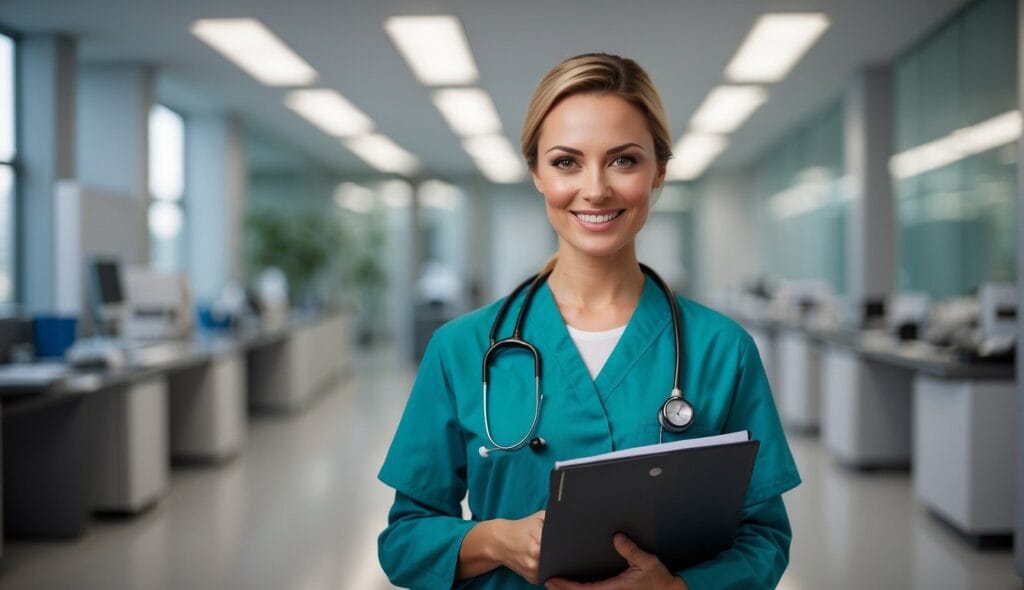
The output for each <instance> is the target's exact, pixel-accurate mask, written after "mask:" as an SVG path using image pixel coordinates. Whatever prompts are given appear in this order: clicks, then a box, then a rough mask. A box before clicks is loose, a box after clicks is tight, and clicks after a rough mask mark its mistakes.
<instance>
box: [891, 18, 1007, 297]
mask: <svg viewBox="0 0 1024 590" xmlns="http://www.w3.org/2000/svg"><path fill="white" fill-rule="evenodd" d="M1016 23H1017V3H1016V1H1014V0H980V1H979V2H976V3H974V4H972V5H970V6H968V7H967V8H966V9H965V10H963V11H962V12H960V13H959V14H958V15H957V16H955V17H954V18H953V19H951V20H950V21H949V22H947V23H946V24H945V25H944V26H942V27H941V28H940V29H938V30H937V31H935V32H934V33H933V34H931V35H930V36H929V37H928V38H926V39H924V40H923V41H922V42H920V43H919V44H917V45H916V46H915V47H913V48H912V49H911V50H910V51H908V52H907V53H906V54H905V55H903V56H902V57H901V58H900V59H899V60H897V62H896V63H895V68H894V84H893V90H894V97H893V98H894V111H895V112H894V125H893V131H894V143H893V145H894V151H895V152H896V153H895V155H894V156H893V158H892V160H891V162H890V169H891V171H892V175H893V182H894V195H895V198H896V204H897V211H898V219H899V255H898V269H899V270H898V272H899V276H898V281H897V285H898V287H899V288H900V289H902V290H915V291H925V292H927V293H929V294H930V295H931V296H932V297H935V298H944V297H952V296H957V295H962V294H967V293H970V292H972V291H973V290H975V289H976V288H977V287H978V285H980V284H981V283H982V282H985V281H990V280H995V281H1011V282H1012V281H1014V280H1015V278H1016V274H1015V270H1014V264H1015V262H1014V261H1015V255H1014V248H1015V239H1016V238H1015V229H1014V227H1015V222H1014V220H1015V217H1014V216H1015V213H1014V202H1015V198H1016V197H1015V195H1016V191H1017V152H1016V150H1017V147H1016V141H1017V139H1018V138H1019V137H1020V132H1021V115H1020V112H1019V110H1017V33H1016Z"/></svg>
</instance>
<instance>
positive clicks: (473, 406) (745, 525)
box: [378, 278, 800, 590]
mask: <svg viewBox="0 0 1024 590" xmlns="http://www.w3.org/2000/svg"><path fill="white" fill-rule="evenodd" d="M518 298H519V301H514V302H513V303H512V305H511V306H510V309H509V312H508V314H507V316H506V318H505V320H504V321H503V326H502V327H501V330H500V331H499V332H498V338H499V339H500V338H502V337H505V336H507V335H509V334H511V332H512V325H513V324H514V322H515V317H516V315H517V313H518V311H519V307H520V306H521V304H522V298H523V295H519V297H518ZM676 299H677V301H678V304H679V306H680V312H681V320H682V332H683V351H684V357H683V366H682V369H681V370H682V374H683V384H684V385H683V392H684V395H685V397H686V399H687V400H688V401H689V402H690V403H691V404H693V407H694V410H695V420H694V423H693V425H692V426H691V427H690V428H689V429H688V430H687V431H686V432H685V433H682V434H673V433H670V432H666V433H665V435H664V440H665V441H666V442H668V441H672V440H679V439H683V438H694V437H700V436H709V435H713V434H720V433H726V432H734V431H737V430H749V431H750V433H751V437H752V438H754V439H757V440H759V441H760V448H759V450H758V453H757V458H756V460H755V463H754V470H753V473H752V475H751V480H750V486H749V488H748V491H747V496H746V501H745V505H744V511H743V516H742V521H741V524H740V527H739V530H738V532H737V534H736V538H735V541H734V543H733V546H732V547H731V548H730V549H728V550H726V551H724V552H722V553H720V554H719V555H718V556H717V557H715V558H714V559H711V560H709V561H706V562H704V563H701V564H698V565H697V566H695V567H691V568H687V569H685V570H683V571H680V572H676V573H677V574H678V575H680V576H681V577H682V578H683V579H684V580H685V581H686V583H687V584H688V585H689V587H690V588H691V589H693V590H700V589H702V588H744V589H747V588H773V587H775V585H776V584H777V583H778V581H779V578H780V577H781V576H782V573H783V571H784V570H785V568H786V565H787V563H788V561H789V543H790V539H791V537H792V534H791V532H790V527H789V519H788V517H787V515H786V509H785V506H784V505H783V502H782V497H781V495H782V493H783V492H785V491H787V490H789V489H792V488H794V487H796V486H797V485H798V484H799V483H800V476H799V475H798V473H797V469H796V465H795V464H794V462H793V458H792V455H791V454H790V451H789V446H788V444H787V443H786V438H785V435H784V433H783V431H782V426H781V424H780V422H779V417H778V413H777V412H776V409H775V404H774V401H773V399H772V394H771V391H770V389H769V387H768V380H767V379H766V377H765V372H764V368H763V366H762V364H761V359H760V356H759V355H758V353H757V348H756V347H755V345H754V343H753V340H752V339H751V338H750V336H749V335H748V334H747V333H746V332H745V331H744V330H743V329H742V328H740V327H739V326H738V325H737V324H736V323H735V322H733V321H732V320H730V319H728V318H726V317H725V316H723V315H721V314H719V313H717V312H715V311H713V310H711V309H709V308H707V307H704V306H701V305H699V304H697V303H695V302H693V301H690V300H687V299H684V298H682V297H678V296H677V297H676ZM500 304H501V301H498V302H496V303H494V304H492V305H489V306H487V307H484V308H481V309H478V310H476V311H474V312H471V313H469V314H467V315H464V316H462V317H460V318H457V319H455V320H453V321H451V322H449V323H448V324H446V325H444V326H443V327H442V328H440V329H439V330H437V332H436V333H435V334H434V336H433V337H432V338H431V341H430V343H429V345H428V346H427V350H426V352H425V354H424V356H423V360H422V362H421V364H420V368H419V373H418V375H417V377H416V382H415V385H414V386H413V389H412V392H411V394H410V395H409V401H408V404H407V405H406V408H405V412H404V414H403V415H402V419H401V422H400V423H399V426H398V430H397V432H396V433H395V437H394V440H393V441H392V443H391V448H390V449H389V451H388V455H387V458H386V459H385V461H384V465H383V467H381V470H380V474H379V478H380V480H381V481H382V482H384V483H385V484H387V485H388V486H390V487H392V488H394V489H395V502H394V505H393V506H392V508H391V511H390V513H389V515H388V527H387V528H386V529H385V530H384V532H382V533H381V535H380V538H379V539H378V554H379V558H380V562H381V565H382V566H383V568H384V571H385V572H386V573H387V575H388V577H389V579H390V580H391V582H392V583H393V584H395V585H397V586H403V587H409V588H450V587H453V586H455V587H460V588H529V587H533V586H531V585H530V584H528V583H527V582H526V581H525V580H523V579H522V578H521V577H519V576H518V575H517V574H515V573H514V572H512V571H511V570H509V569H507V568H504V567H499V568H497V569H495V570H492V571H490V572H488V573H486V574H482V575H480V576H477V577H476V578H472V579H469V580H464V581H461V582H455V580H454V577H455V570H456V565H457V562H458V555H459V549H460V547H461V544H462V540H463V538H464V537H465V535H466V533H467V532H469V529H470V528H472V527H473V525H474V524H475V523H476V522H479V521H484V520H490V519H494V518H507V519H518V518H523V517H525V516H528V515H530V514H533V513H534V512H536V511H538V510H541V509H543V508H545V506H546V505H547V499H548V482H549V474H550V471H551V468H552V467H553V465H554V462H555V461H559V460H565V459H572V458H576V457H584V456H588V455H594V454H597V453H604V452H608V451H613V450H618V449H624V448H629V447H635V446H639V445H648V444H654V443H657V442H658V436H659V431H660V429H659V427H658V422H657V412H658V410H659V409H660V407H661V405H662V403H663V402H664V401H665V399H666V398H667V397H668V396H669V393H670V391H671V389H672V380H673V369H674V366H675V354H676V353H675V346H674V343H673V336H672V321H671V315H670V313H671V312H670V310H669V307H668V300H667V299H666V298H665V296H664V294H663V292H662V291H661V289H659V288H658V286H657V285H656V284H655V283H654V281H652V280H651V279H650V278H647V279H646V282H645V285H644V290H643V293H642V295H641V297H640V302H639V304H638V306H637V308H636V311H635V312H634V313H633V316H632V317H631V318H630V320H629V324H628V325H627V327H626V330H625V332H624V333H623V334H622V337H621V339H620V340H619V342H618V344H617V345H616V347H615V349H614V350H613V352H612V355H611V356H610V357H609V358H608V361H607V362H606V363H605V365H604V367H603V368H602V369H601V372H600V373H599V374H598V375H597V377H596V378H595V379H592V378H591V376H590V374H589V373H588V371H587V367H586V366H585V365H584V363H583V359H582V358H581V357H580V355H579V352H578V351H577V349H576V346H575V345H574V343H573V341H572V339H571V337H570V336H569V333H568V330H567V329H566V327H565V322H564V321H563V320H562V317H561V315H560V313H559V311H558V308H557V306H556V304H555V301H554V298H553V297H552V294H551V291H550V290H549V289H548V287H547V285H546V284H545V285H543V286H542V287H540V289H538V291H537V294H536V296H535V298H534V300H533V303H532V304H531V305H530V308H529V310H528V311H527V317H526V319H525V320H524V325H523V337H524V339H525V340H527V341H528V342H530V343H532V344H533V345H534V346H536V347H537V349H538V350H539V351H540V354H541V359H542V373H541V392H542V393H543V395H544V398H543V401H542V403H541V412H540V421H539V423H538V426H537V430H536V433H537V435H539V436H542V437H544V439H545V440H546V441H547V445H548V446H547V448H546V449H545V450H544V451H543V452H540V453H537V452H534V451H532V450H530V449H529V448H523V449H521V450H518V451H513V452H493V453H491V454H490V456H489V457H487V458H483V457H481V456H480V454H479V452H478V449H479V448H480V446H481V445H486V446H487V447H491V446H492V445H491V444H490V442H489V441H488V440H487V437H486V434H485V431H484V423H483V411H482V391H481V361H482V358H483V354H484V351H485V350H486V349H487V347H488V345H489V341H488V335H489V331H490V327H491V324H492V322H493V321H494V318H495V317H496V315H497V311H498V307H499V306H500ZM533 399H534V379H533V366H532V357H529V356H527V354H526V353H525V351H509V352H503V353H501V354H500V355H499V356H498V357H497V358H496V360H495V362H494V364H493V365H492V369H491V373H490V398H489V408H488V413H489V415H490V420H491V432H492V434H493V435H494V438H495V440H496V441H497V442H498V443H500V444H512V443H513V442H515V441H518V440H519V439H520V438H522V436H523V435H524V434H525V433H526V431H527V430H528V429H529V427H530V423H531V421H532V420H533V412H534V403H533ZM467 493H468V494H469V498H468V503H469V508H470V511H471V513H472V514H471V516H469V519H468V520H467V519H465V518H464V517H463V514H462V507H461V504H460V503H461V501H462V499H463V498H464V497H465V496H466V494H467ZM681 501H682V500H681ZM609 542H610V541H609Z"/></svg>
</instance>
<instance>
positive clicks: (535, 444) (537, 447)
mask: <svg viewBox="0 0 1024 590" xmlns="http://www.w3.org/2000/svg"><path fill="white" fill-rule="evenodd" d="M547 447H548V441H546V440H544V439H543V438H541V437H539V436H535V437H533V438H532V439H530V448H531V449H533V450H534V451H536V452H538V453H539V452H541V451H543V450H544V449H546V448H547Z"/></svg>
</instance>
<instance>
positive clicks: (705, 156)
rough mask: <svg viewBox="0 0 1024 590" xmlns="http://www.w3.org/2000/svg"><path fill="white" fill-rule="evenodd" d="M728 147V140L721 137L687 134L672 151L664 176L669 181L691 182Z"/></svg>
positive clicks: (707, 134)
mask: <svg viewBox="0 0 1024 590" xmlns="http://www.w3.org/2000/svg"><path fill="white" fill-rule="evenodd" d="M728 145H729V140H727V139H726V138H724V137H722V136H721V135H713V134H710V133H687V134H686V135H684V136H683V137H682V139H680V140H679V142H678V143H676V145H675V148H674V149H673V152H674V155H673V157H672V159H671V160H669V162H668V169H667V171H666V176H667V177H668V179H669V180H693V179H695V178H697V177H699V176H700V175H701V174H703V173H704V170H706V169H707V167H708V166H710V165H711V162H713V161H714V160H715V158H717V157H718V154H720V153H722V151H723V150H725V148H726V146H728Z"/></svg>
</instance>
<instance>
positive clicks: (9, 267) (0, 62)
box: [0, 33, 18, 305]
mask: <svg viewBox="0 0 1024 590" xmlns="http://www.w3.org/2000/svg"><path fill="white" fill-rule="evenodd" d="M14 50H15V46H14V39H12V38H11V37H9V36H7V35H4V34H2V33H0V305H5V304H10V303H13V302H14V300H15V293H16V292H15V287H16V285H15V267H16V262H15V261H16V260H17V258H15V256H16V252H15V249H14V248H15V244H16V241H15V240H16V236H15V227H16V223H15V219H16V216H15V194H16V189H17V185H18V182H17V180H18V179H17V168H16V167H15V157H16V155H17V151H16V148H17V146H16V145H15V139H14V138H15V129H14V125H15V123H14V122H15V115H14V103H15V101H14V97H15V88H14V84H15V76H14Z"/></svg>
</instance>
